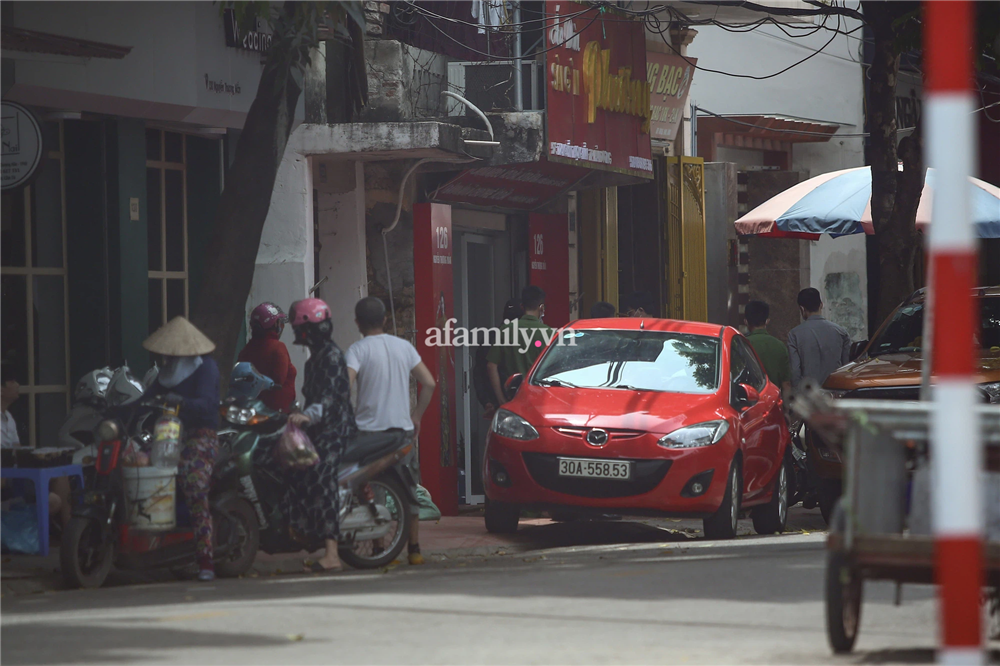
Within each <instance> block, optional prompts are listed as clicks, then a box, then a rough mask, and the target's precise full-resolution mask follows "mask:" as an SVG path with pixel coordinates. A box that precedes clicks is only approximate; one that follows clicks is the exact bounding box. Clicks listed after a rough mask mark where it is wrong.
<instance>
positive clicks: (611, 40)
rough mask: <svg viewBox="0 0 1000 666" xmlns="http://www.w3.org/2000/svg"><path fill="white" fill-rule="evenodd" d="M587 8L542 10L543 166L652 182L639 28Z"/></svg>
mask: <svg viewBox="0 0 1000 666" xmlns="http://www.w3.org/2000/svg"><path fill="white" fill-rule="evenodd" d="M588 6H589V5H585V4H582V3H577V2H569V1H567V0H548V1H547V2H546V3H545V13H546V15H547V17H548V18H546V21H545V26H546V30H545V45H546V48H547V49H549V51H548V53H547V54H546V58H547V60H546V63H547V66H548V69H547V70H546V79H547V90H548V95H547V110H546V114H545V117H546V120H547V123H548V141H549V145H548V156H549V160H551V161H553V162H562V163H564V164H573V165H576V166H587V167H590V168H592V169H604V170H607V171H617V172H619V173H627V174H632V175H637V176H644V177H648V178H652V176H653V159H652V157H653V155H652V148H651V146H650V138H649V131H650V115H651V108H650V102H649V84H648V83H647V81H646V33H645V29H644V27H643V23H642V22H641V21H638V20H630V19H629V17H628V16H627V15H625V14H620V13H618V12H616V11H614V9H612V8H609V7H602V8H598V7H593V8H591V9H589V10H588V9H587V7H588ZM602 9H604V10H605V11H602ZM581 12H583V13H581Z"/></svg>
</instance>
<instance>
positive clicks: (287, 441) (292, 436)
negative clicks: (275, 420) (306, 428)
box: [274, 423, 319, 469]
mask: <svg viewBox="0 0 1000 666" xmlns="http://www.w3.org/2000/svg"><path fill="white" fill-rule="evenodd" d="M274 457H275V458H277V459H278V462H279V463H280V464H281V466H282V467H284V468H285V469H308V468H310V467H312V466H313V465H315V464H316V463H318V462H319V454H317V453H316V447H314V446H313V443H312V442H311V441H310V440H309V435H307V434H306V433H305V432H303V431H302V429H300V428H298V427H296V426H295V425H293V424H291V423H289V424H288V425H287V426H285V432H283V433H282V434H281V438H280V439H279V440H278V442H277V444H275V445H274Z"/></svg>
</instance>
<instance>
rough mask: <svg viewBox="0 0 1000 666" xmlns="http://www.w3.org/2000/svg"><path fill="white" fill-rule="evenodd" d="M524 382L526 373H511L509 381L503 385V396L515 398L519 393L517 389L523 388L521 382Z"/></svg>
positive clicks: (508, 398)
mask: <svg viewBox="0 0 1000 666" xmlns="http://www.w3.org/2000/svg"><path fill="white" fill-rule="evenodd" d="M523 383H524V375H522V374H516V375H511V376H510V377H509V378H508V379H507V383H506V384H504V387H503V397H505V398H506V399H507V400H513V399H514V396H515V395H517V390H518V389H519V388H521V384H523Z"/></svg>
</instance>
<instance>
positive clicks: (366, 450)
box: [340, 428, 406, 465]
mask: <svg viewBox="0 0 1000 666" xmlns="http://www.w3.org/2000/svg"><path fill="white" fill-rule="evenodd" d="M405 434H406V433H405V431H404V430H402V429H400V428H394V429H392V430H382V431H379V432H359V433H358V434H357V435H355V436H354V437H353V438H352V439H351V441H350V442H348V443H347V446H346V447H345V448H344V452H343V453H342V454H341V455H340V462H341V463H354V462H356V463H358V464H360V465H367V464H368V463H370V462H373V461H375V460H377V459H379V458H381V457H382V456H384V455H387V454H389V453H392V452H393V451H395V450H396V449H398V448H399V447H401V446H402V445H403V439H404V437H405Z"/></svg>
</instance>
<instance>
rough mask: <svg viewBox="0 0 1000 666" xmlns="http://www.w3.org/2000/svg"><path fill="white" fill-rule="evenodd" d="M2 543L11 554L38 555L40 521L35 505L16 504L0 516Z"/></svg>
mask: <svg viewBox="0 0 1000 666" xmlns="http://www.w3.org/2000/svg"><path fill="white" fill-rule="evenodd" d="M0 541H2V542H3V547H4V549H5V550H9V551H11V552H15V553H27V554H29V555H35V554H37V553H38V519H37V518H36V517H35V506H34V505H33V504H24V503H22V504H15V505H13V506H11V507H10V509H9V510H6V511H4V512H3V513H2V514H0Z"/></svg>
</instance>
